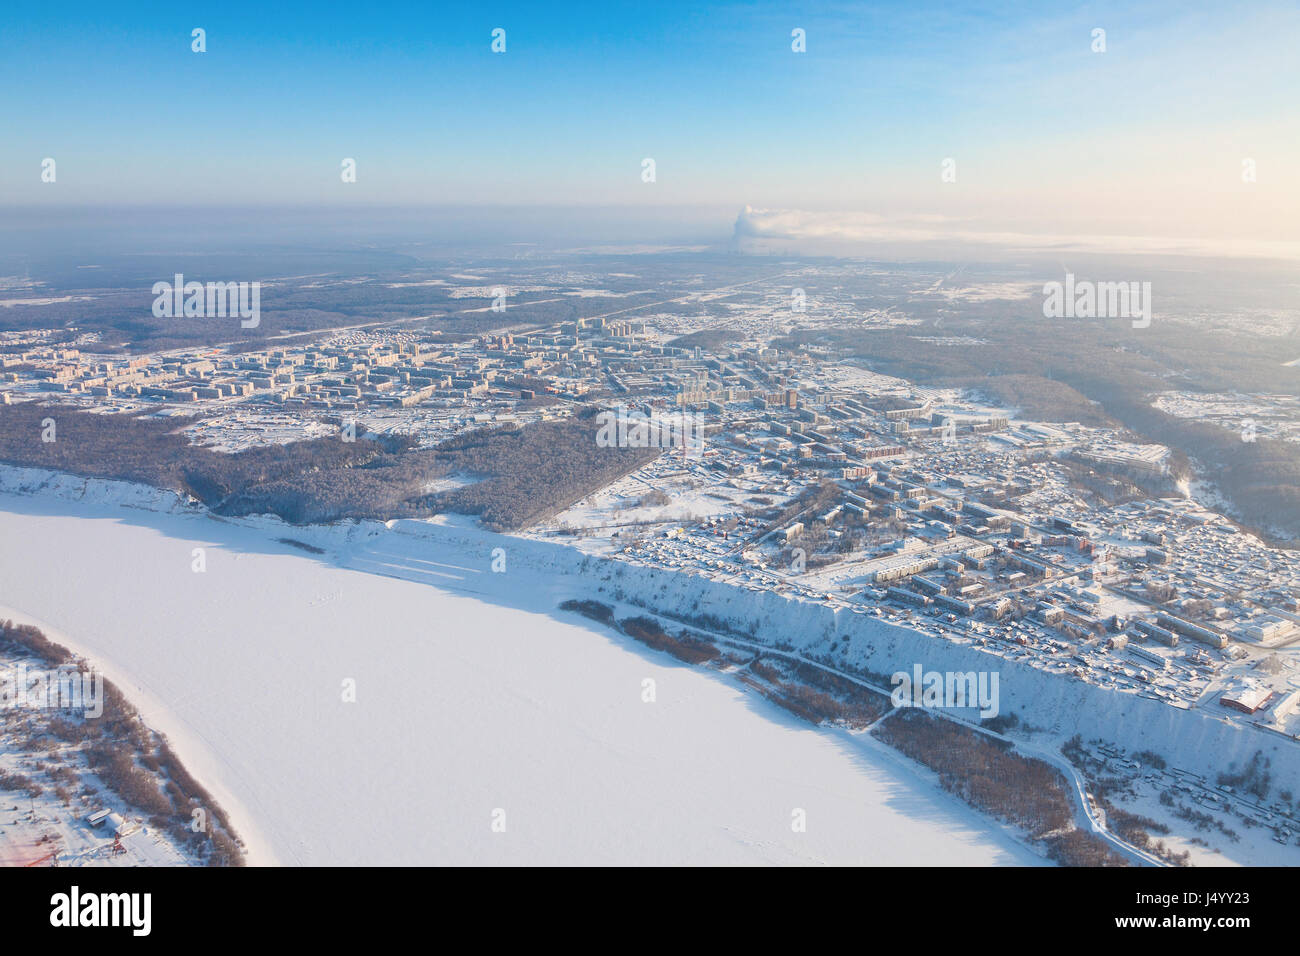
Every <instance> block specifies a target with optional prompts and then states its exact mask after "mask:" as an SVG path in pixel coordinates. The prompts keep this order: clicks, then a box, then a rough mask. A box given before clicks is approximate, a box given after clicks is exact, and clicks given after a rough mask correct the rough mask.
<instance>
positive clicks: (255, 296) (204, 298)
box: [152, 272, 262, 329]
mask: <svg viewBox="0 0 1300 956" xmlns="http://www.w3.org/2000/svg"><path fill="white" fill-rule="evenodd" d="M152 291H153V294H154V295H155V296H156V297H157V298H155V299H154V300H153V314H154V318H156V319H179V318H187V319H216V318H225V317H226V316H231V317H232V318H233V317H234V316H238V317H239V318H240V319H242V321H241V322H240V323H239V324H240V326H241V327H242V328H245V329H255V328H257V326H258V325H259V324H260V323H261V321H262V283H260V282H208V283H203V282H186V281H185V276H183V275H181V274H180V273H179V272H178V273H176V276H175V281H174V282H166V281H163V282H155V283H154V284H153V290H152Z"/></svg>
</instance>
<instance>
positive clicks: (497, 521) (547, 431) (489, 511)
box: [0, 403, 659, 531]
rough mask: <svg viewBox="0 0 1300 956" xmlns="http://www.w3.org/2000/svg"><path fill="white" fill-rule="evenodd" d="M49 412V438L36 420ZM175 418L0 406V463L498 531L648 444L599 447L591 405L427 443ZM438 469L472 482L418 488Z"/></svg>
mask: <svg viewBox="0 0 1300 956" xmlns="http://www.w3.org/2000/svg"><path fill="white" fill-rule="evenodd" d="M47 420H53V422H54V432H53V437H54V440H53V441H44V440H42V436H43V434H48V430H47V429H46V426H45V425H44V422H46V421H47ZM178 427H180V426H179V425H178V423H177V422H176V421H175V420H162V419H157V418H149V417H143V416H139V415H131V414H117V415H101V414H94V413H90V412H85V411H81V410H79V409H76V408H73V407H69V406H43V405H37V404H35V403H25V404H21V405H9V406H0V463H3V464H9V465H19V466H23V467H31V468H48V469H51V470H55V471H62V472H67V473H69V474H74V475H79V476H83V477H90V478H111V479H117V480H121V481H130V482H137V483H140V484H145V485H150V486H152V487H155V488H162V489H165V490H168V491H173V492H176V493H178V494H182V495H190V496H192V497H194V498H196V499H197V500H198V501H200V502H202V503H203V504H204V505H206V506H207V507H208V508H210V509H212V510H213V511H214V512H215V513H217V514H222V515H232V516H237V515H250V514H274V515H278V516H279V517H280V518H282V519H284V520H285V521H288V522H290V523H293V524H310V523H321V522H330V521H337V520H341V519H347V518H355V519H366V518H371V519H383V520H387V519H391V518H402V517H427V516H430V515H434V514H438V513H441V512H458V513H462V514H473V515H478V516H480V519H481V521H482V523H483V524H484V525H485V526H487V527H489V528H492V529H493V530H498V531H514V530H519V529H522V528H526V527H528V526H530V525H532V524H535V523H536V522H538V521H542V520H544V519H546V518H548V517H550V516H552V515H554V514H556V513H557V512H559V511H562V510H564V509H565V508H567V507H568V506H569V505H571V504H573V503H574V502H576V501H578V500H580V499H582V498H584V497H586V496H587V495H589V494H591V493H592V492H594V491H597V490H599V489H600V488H602V487H604V486H605V485H606V484H608V483H609V482H611V481H614V480H616V479H617V478H620V477H622V476H623V475H625V474H627V473H628V472H631V471H634V470H636V469H637V468H639V467H641V466H642V465H644V464H646V463H648V462H649V461H652V460H653V459H654V458H655V457H656V456H657V455H658V454H659V449H656V448H602V447H599V446H598V445H597V444H596V439H595V436H596V423H595V421H594V412H593V411H592V410H587V411H586V412H582V413H579V414H577V415H575V416H574V417H572V418H569V419H565V420H561V421H554V422H539V423H536V424H532V425H527V426H523V427H518V426H508V427H503V428H495V427H489V428H484V429H478V430H475V431H472V432H467V433H463V434H461V435H457V436H455V437H453V438H451V439H449V440H448V441H446V442H444V443H442V444H441V445H438V446H436V447H434V448H415V447H413V444H414V443H413V442H412V441H411V440H409V439H406V438H403V437H392V436H384V437H363V436H364V433H365V429H364V425H363V424H362V423H358V424H357V428H356V434H357V440H356V441H352V442H347V441H343V440H341V438H339V437H322V438H315V439H311V440H305V441H299V442H292V443H290V444H284V445H267V446H260V447H257V448H252V449H248V450H245V451H241V452H238V453H235V454H227V453H224V452H219V451H214V450H213V449H211V448H207V447H202V446H195V445H191V444H190V443H189V442H188V440H187V439H186V438H185V436H184V435H182V434H180V433H179V432H178V431H177V429H178ZM448 475H463V476H470V477H472V478H474V479H476V480H475V481H474V483H473V484H470V485H467V486H464V487H461V488H457V489H454V490H451V491H444V492H440V493H428V492H426V490H425V489H426V488H427V487H428V485H429V483H430V482H432V481H434V480H435V479H438V478H443V477H446V476H448Z"/></svg>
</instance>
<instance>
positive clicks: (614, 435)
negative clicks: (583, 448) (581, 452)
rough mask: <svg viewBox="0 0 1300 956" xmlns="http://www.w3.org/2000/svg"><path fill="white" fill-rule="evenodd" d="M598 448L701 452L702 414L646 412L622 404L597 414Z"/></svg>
mask: <svg viewBox="0 0 1300 956" xmlns="http://www.w3.org/2000/svg"><path fill="white" fill-rule="evenodd" d="M596 423H597V424H598V425H599V426H600V428H599V430H598V431H597V432H596V445H597V446H598V447H600V448H667V449H674V450H676V449H680V450H681V453H682V457H684V458H699V457H702V456H703V455H704V417H703V416H702V415H698V414H695V413H694V412H674V413H670V414H653V415H652V414H647V413H646V412H643V411H639V410H638V409H634V408H633V409H629V408H627V407H625V406H623V405H620V406H618V407H617V408H614V409H607V410H605V411H603V412H600V413H598V414H597V415H596Z"/></svg>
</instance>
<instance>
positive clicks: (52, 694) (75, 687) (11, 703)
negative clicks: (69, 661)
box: [0, 664, 104, 717]
mask: <svg viewBox="0 0 1300 956" xmlns="http://www.w3.org/2000/svg"><path fill="white" fill-rule="evenodd" d="M20 707H21V708H30V709H32V710H67V711H74V712H75V711H80V712H81V713H82V715H83V716H85V717H99V716H101V715H103V713H104V678H103V675H101V674H96V673H95V672H93V671H90V672H86V671H79V670H75V669H74V668H71V667H60V668H58V669H57V670H44V669H42V668H35V667H32V668H29V667H28V666H27V665H26V664H18V665H16V666H15V667H14V668H13V670H11V671H9V672H8V673H7V674H5V675H0V710H5V709H7V708H20Z"/></svg>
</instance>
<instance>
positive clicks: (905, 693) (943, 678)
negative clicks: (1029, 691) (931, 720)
mask: <svg viewBox="0 0 1300 956" xmlns="http://www.w3.org/2000/svg"><path fill="white" fill-rule="evenodd" d="M890 683H891V684H892V685H893V688H894V690H893V692H892V693H891V694H890V695H889V699H890V700H891V701H892V702H893V704H894V706H895V707H927V708H946V709H950V710H951V709H957V708H974V707H978V708H979V712H980V717H982V718H984V719H985V720H987V719H988V718H990V717H996V716H997V715H998V672H997V671H979V672H978V673H976V672H975V671H964V672H962V671H927V670H925V669H924V668H923V667H921V665H920V664H915V665H913V667H912V673H910V674H909V673H908V672H907V671H897V672H896V673H895V674H893V676H891V677H890Z"/></svg>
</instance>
